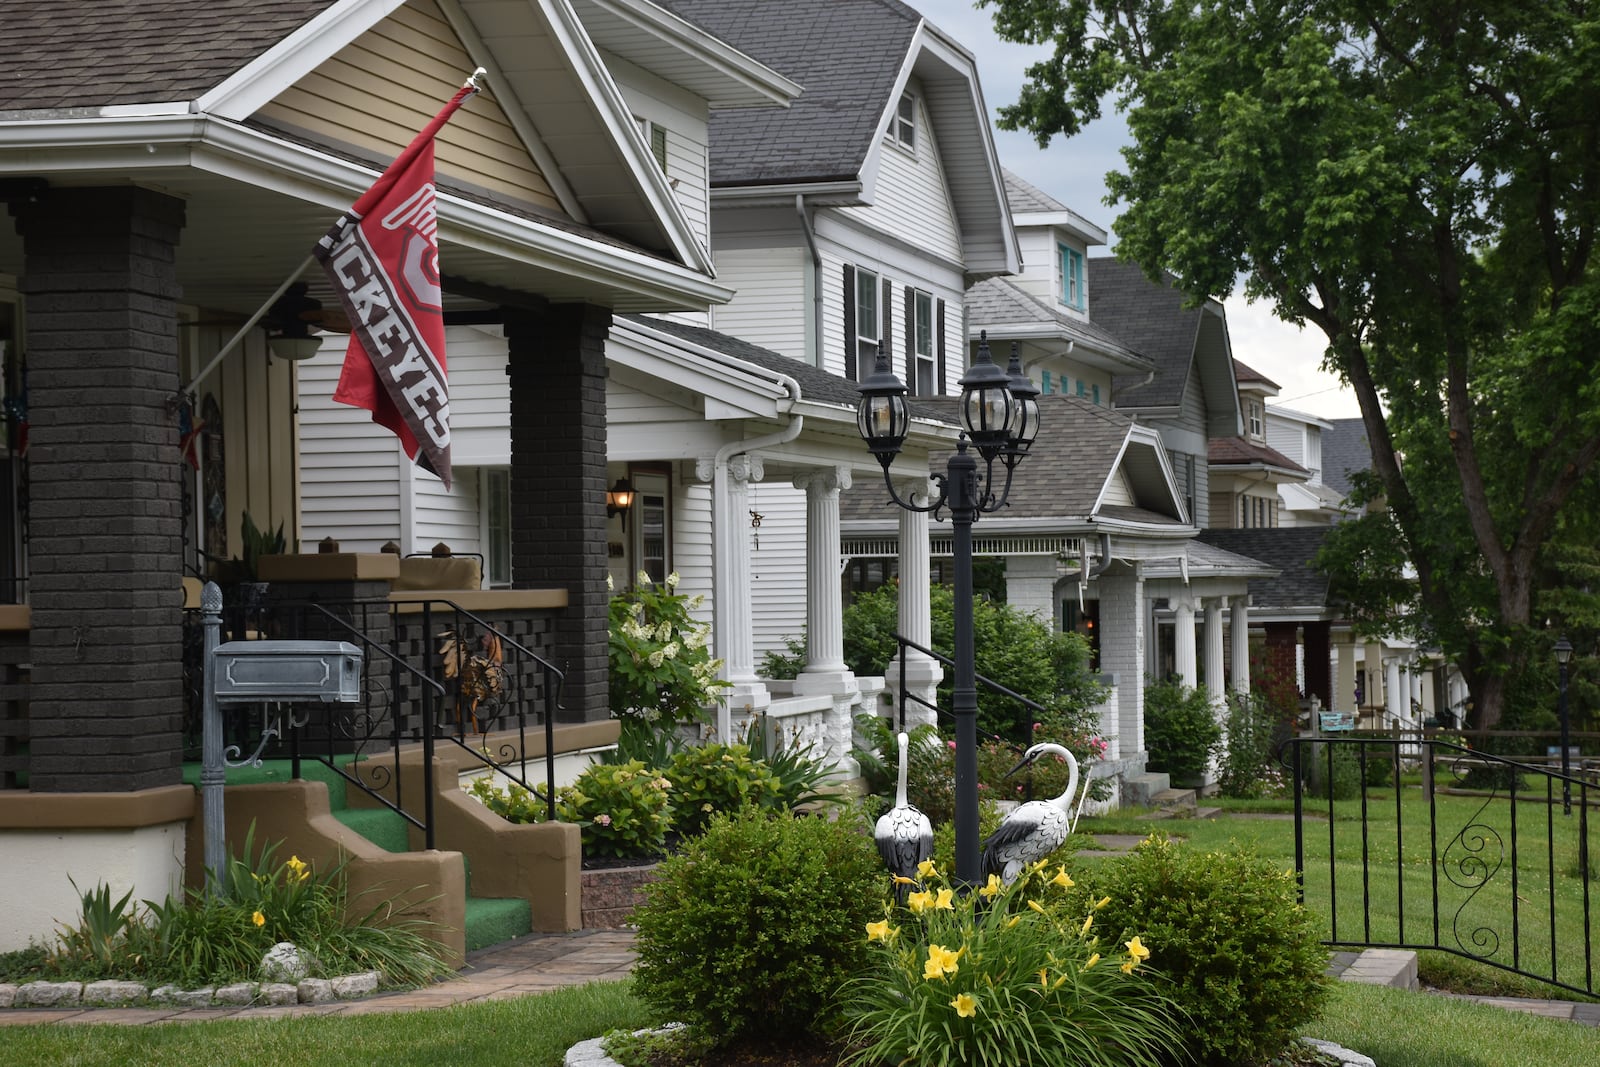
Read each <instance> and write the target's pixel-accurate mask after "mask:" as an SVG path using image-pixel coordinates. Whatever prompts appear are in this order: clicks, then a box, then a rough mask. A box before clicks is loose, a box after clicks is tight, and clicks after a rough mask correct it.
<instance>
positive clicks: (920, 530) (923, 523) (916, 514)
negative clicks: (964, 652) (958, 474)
mask: <svg viewBox="0 0 1600 1067" xmlns="http://www.w3.org/2000/svg"><path fill="white" fill-rule="evenodd" d="M895 492H897V493H898V494H899V495H900V499H901V500H904V501H906V502H907V503H910V504H917V505H919V506H925V505H927V503H928V502H929V501H930V500H931V499H932V493H931V491H930V489H929V487H928V479H927V478H919V479H915V480H913V481H909V482H904V483H901V484H897V485H896V486H895ZM931 574H932V569H931V567H930V564H929V551H928V513H927V512H925V511H907V510H906V509H905V508H901V509H900V605H899V606H900V633H901V634H902V635H903V636H904V637H905V638H906V639H907V640H910V641H915V642H916V643H917V644H919V645H921V646H922V647H923V648H932V647H933V616H932V606H931V604H930V598H929V592H928V590H929V583H930V582H931V580H932V579H931ZM901 673H902V672H901V665H900V658H899V657H898V656H896V657H895V658H894V659H892V660H890V661H889V668H888V674H887V675H886V676H885V679H884V680H885V682H886V683H887V684H888V687H889V695H890V697H891V698H892V700H893V704H892V707H893V708H895V709H898V708H899V707H900V698H901V690H900V686H901ZM904 675H905V692H906V693H907V694H909V695H911V696H915V697H916V698H917V699H918V700H924V701H927V703H928V704H929V705H931V704H936V703H937V702H938V697H939V683H940V682H941V681H943V680H944V668H943V666H942V665H941V664H940V663H939V661H938V660H936V659H934V658H933V657H932V656H929V655H927V654H926V653H923V652H919V651H917V650H916V649H908V650H907V652H906V657H905V670H904ZM905 717H906V721H905V728H906V729H907V730H910V729H912V728H913V727H915V726H920V725H922V724H924V723H926V724H929V725H937V724H938V718H939V717H938V713H937V712H936V711H935V710H934V709H933V708H932V707H929V706H927V705H924V704H919V703H916V702H908V703H906V705H905Z"/></svg>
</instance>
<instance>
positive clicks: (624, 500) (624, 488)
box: [606, 478, 634, 530]
mask: <svg viewBox="0 0 1600 1067" xmlns="http://www.w3.org/2000/svg"><path fill="white" fill-rule="evenodd" d="M633 498H634V492H633V483H632V482H630V481H628V479H626V478H618V479H617V484H616V485H613V486H612V487H611V488H610V489H607V490H606V518H608V519H609V518H610V517H611V516H613V515H617V514H620V515H621V516H622V528H623V529H624V530H626V529H627V528H628V512H630V511H632V510H633Z"/></svg>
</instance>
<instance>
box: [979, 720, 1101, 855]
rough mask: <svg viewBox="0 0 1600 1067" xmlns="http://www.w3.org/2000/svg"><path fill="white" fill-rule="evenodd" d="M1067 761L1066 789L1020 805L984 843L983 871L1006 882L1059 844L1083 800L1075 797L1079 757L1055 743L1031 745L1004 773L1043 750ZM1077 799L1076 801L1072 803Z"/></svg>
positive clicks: (1023, 763)
mask: <svg viewBox="0 0 1600 1067" xmlns="http://www.w3.org/2000/svg"><path fill="white" fill-rule="evenodd" d="M1047 752H1050V753H1054V754H1055V755H1057V756H1060V757H1062V758H1063V759H1065V760H1066V761H1067V789H1066V792H1064V793H1062V794H1061V795H1060V796H1058V797H1056V798H1055V799H1054V800H1030V801H1028V802H1027V803H1025V804H1019V805H1018V806H1017V808H1016V810H1015V811H1013V812H1012V813H1011V814H1010V815H1007V816H1006V817H1005V819H1004V821H1002V822H1001V823H1000V825H999V827H997V828H996V829H995V832H994V833H992V834H990V835H989V836H988V837H987V838H985V839H984V842H983V858H982V863H983V874H984V876H985V877H987V876H988V875H991V874H998V875H999V876H1000V878H1001V880H1002V881H1003V882H1005V884H1006V885H1010V884H1011V883H1012V882H1013V881H1015V880H1016V877H1017V875H1019V874H1021V873H1022V871H1023V870H1025V869H1026V868H1027V867H1028V866H1029V865H1030V864H1032V863H1035V862H1037V861H1039V860H1042V859H1044V858H1045V857H1046V856H1048V855H1050V853H1052V852H1054V851H1055V850H1056V849H1058V848H1060V847H1061V843H1062V842H1063V841H1065V840H1066V839H1067V835H1068V834H1070V833H1072V827H1073V825H1074V824H1076V823H1077V821H1078V812H1079V810H1081V808H1082V807H1083V801H1082V800H1081V799H1078V758H1077V757H1076V756H1074V755H1073V754H1072V753H1071V752H1069V751H1068V750H1067V749H1065V748H1064V747H1062V746H1061V745H1058V744H1055V743H1054V742H1050V741H1045V742H1042V743H1040V744H1037V745H1034V746H1033V747H1032V748H1030V749H1028V751H1026V752H1024V753H1023V754H1022V759H1021V760H1020V761H1018V763H1017V765H1016V766H1015V767H1013V768H1011V769H1010V770H1009V771H1007V772H1006V777H1007V778H1009V777H1011V776H1012V775H1013V774H1016V773H1017V772H1018V771H1020V770H1022V768H1024V767H1027V766H1029V765H1030V764H1032V763H1033V762H1034V761H1035V760H1037V759H1038V758H1039V757H1040V756H1043V755H1044V754H1045V753H1047ZM1075 801H1076V803H1074V802H1075Z"/></svg>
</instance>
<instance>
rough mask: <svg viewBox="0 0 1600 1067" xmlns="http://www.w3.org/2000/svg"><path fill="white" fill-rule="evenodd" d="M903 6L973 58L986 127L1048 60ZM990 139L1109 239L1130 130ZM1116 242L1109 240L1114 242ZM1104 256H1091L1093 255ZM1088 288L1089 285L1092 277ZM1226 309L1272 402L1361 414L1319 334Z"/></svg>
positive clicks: (971, 13) (1113, 120) (924, 5)
mask: <svg viewBox="0 0 1600 1067" xmlns="http://www.w3.org/2000/svg"><path fill="white" fill-rule="evenodd" d="M907 2H908V3H909V4H910V5H911V6H912V7H914V8H916V9H917V10H918V11H920V12H922V14H923V16H924V17H926V18H927V19H928V21H930V22H932V23H933V24H934V25H936V26H938V27H939V28H940V29H942V30H944V31H945V32H946V33H948V34H949V35H950V36H951V37H953V38H955V39H956V40H957V41H959V42H960V43H961V44H962V45H963V46H965V47H966V48H967V49H968V50H969V51H971V52H972V54H973V55H974V56H976V57H977V60H978V77H979V79H980V81H981V82H982V85H983V98H984V103H985V105H986V106H987V107H988V109H989V117H990V121H991V124H992V122H993V119H994V113H995V109H996V108H998V107H1000V106H1002V105H1004V104H1010V103H1013V102H1015V101H1016V99H1017V96H1018V93H1019V92H1020V90H1021V88H1022V79H1023V72H1024V71H1025V70H1026V69H1027V67H1028V65H1029V64H1031V63H1033V62H1034V61H1035V60H1036V59H1038V58H1040V57H1042V56H1045V55H1048V54H1049V52H1048V49H1046V48H1042V47H1041V48H1033V47H1028V46H1025V45H1016V44H1008V43H1005V42H1002V41H1000V40H999V38H997V37H996V36H995V33H994V27H993V24H992V22H991V20H990V13H989V12H988V11H986V10H980V9H978V8H976V7H974V6H973V3H972V0H907ZM994 139H995V147H996V149H997V150H998V151H999V153H1000V163H1001V165H1002V166H1004V167H1005V168H1006V169H1008V170H1010V171H1013V172H1014V173H1016V174H1018V175H1020V176H1021V177H1022V178H1023V179H1024V180H1025V181H1027V182H1029V183H1030V184H1032V185H1035V186H1037V187H1038V188H1040V189H1042V190H1044V191H1045V192H1046V193H1049V194H1050V195H1051V196H1053V197H1055V198H1056V199H1057V200H1059V201H1061V202H1062V203H1063V204H1066V205H1067V206H1068V207H1070V208H1072V210H1074V211H1076V212H1077V213H1078V214H1080V215H1082V216H1083V217H1084V218H1086V219H1088V220H1089V221H1091V222H1094V223H1096V224H1098V225H1100V226H1103V227H1105V229H1106V231H1107V232H1108V233H1110V231H1111V225H1112V222H1113V220H1114V219H1115V217H1116V209H1113V208H1110V207H1107V206H1106V204H1105V196H1106V184H1105V174H1106V172H1107V171H1110V170H1116V169H1119V168H1120V167H1121V165H1122V157H1121V155H1120V154H1119V153H1118V149H1120V148H1121V146H1122V145H1123V144H1125V143H1127V140H1128V128H1127V126H1126V124H1124V123H1123V121H1122V117H1121V116H1120V115H1117V114H1115V113H1112V114H1109V115H1107V116H1106V117H1104V118H1101V119H1100V120H1099V121H1098V122H1095V123H1093V124H1091V125H1090V126H1089V128H1088V129H1086V130H1085V131H1084V132H1083V133H1081V134H1079V135H1078V136H1077V137H1074V138H1072V139H1071V140H1063V139H1061V138H1059V137H1057V138H1056V139H1055V140H1053V141H1052V142H1051V143H1050V147H1049V148H1048V149H1044V150H1041V149H1040V148H1039V146H1038V144H1037V143H1035V141H1034V139H1033V137H1032V135H1031V134H1026V133H1008V132H1006V131H1004V130H999V129H996V130H995V131H994ZM1115 239H1116V238H1115V236H1114V235H1113V236H1112V238H1111V240H1112V241H1115ZM1107 251H1108V250H1107V249H1090V255H1105V254H1106V253H1107ZM1089 284H1090V285H1091V286H1093V285H1094V278H1093V275H1092V274H1091V276H1090V279H1089ZM1225 306H1226V308H1227V314H1228V334H1229V337H1230V339H1231V340H1232V342H1233V354H1234V357H1235V358H1236V359H1238V360H1239V361H1240V362H1242V363H1246V364H1248V365H1249V366H1251V367H1252V368H1254V369H1255V370H1257V371H1260V372H1261V373H1262V374H1265V375H1266V376H1267V377H1269V378H1271V379H1272V380H1273V381H1275V382H1277V383H1278V386H1279V392H1278V396H1277V398H1276V399H1275V400H1274V401H1273V403H1275V404H1278V405H1281V406H1283V407H1289V408H1294V409H1296V410H1298V411H1305V412H1309V413H1311V414H1313V415H1320V416H1322V417H1323V418H1354V417H1357V416H1359V415H1360V414H1361V411H1360V408H1359V407H1358V406H1357V405H1356V399H1355V394H1353V393H1352V392H1350V390H1348V389H1346V388H1343V387H1341V386H1340V384H1339V380H1338V379H1337V378H1336V377H1334V376H1333V375H1331V374H1328V373H1326V372H1324V371H1322V370H1319V369H1318V365H1319V364H1320V363H1321V362H1322V349H1323V343H1322V340H1321V338H1322V334H1321V333H1320V332H1319V331H1317V330H1314V329H1311V330H1305V331H1301V330H1297V329H1296V328H1295V327H1293V326H1290V325H1288V324H1287V323H1284V322H1281V321H1279V320H1278V319H1276V318H1274V317H1273V315H1272V312H1271V310H1270V309H1269V308H1268V307H1267V306H1266V305H1264V304H1260V303H1257V304H1247V303H1246V302H1245V300H1244V298H1243V297H1242V296H1239V295H1237V294H1235V295H1234V296H1232V297H1230V298H1228V300H1227V301H1226V304H1225Z"/></svg>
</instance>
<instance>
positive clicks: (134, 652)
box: [12, 187, 184, 793]
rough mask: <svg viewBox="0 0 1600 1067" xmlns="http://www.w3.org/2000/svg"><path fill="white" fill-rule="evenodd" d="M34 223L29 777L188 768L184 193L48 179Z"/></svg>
mask: <svg viewBox="0 0 1600 1067" xmlns="http://www.w3.org/2000/svg"><path fill="white" fill-rule="evenodd" d="M12 213H13V214H14V215H15V216H16V221H17V230H18V232H19V233H20V234H21V235H22V240H23V251H24V259H23V277H22V282H21V289H22V298H23V307H24V309H25V314H26V316H27V320H26V321H27V335H26V346H25V353H26V358H27V363H28V423H29V430H28V434H29V444H28V476H29V501H30V505H29V517H28V566H29V571H30V581H29V601H30V603H31V605H32V612H33V623H32V635H31V644H30V651H31V655H32V657H33V675H32V690H31V693H30V695H29V715H28V719H29V728H30V732H31V735H32V749H31V757H30V780H29V786H30V788H31V789H33V790H34V791H36V792H55V793H62V792H126V791H132V790H138V789H148V788H152V787H156V786H167V785H175V784H177V783H178V782H179V780H180V776H179V766H180V763H181V759H182V756H181V750H180V744H181V743H180V739H179V730H180V718H181V700H180V692H179V691H180V686H181V664H180V658H181V653H180V644H181V639H180V627H181V608H182V596H181V594H180V592H179V579H180V576H181V574H182V548H181V544H180V538H181V524H182V518H181V507H180V503H179V498H178V469H179V456H178V430H177V418H176V416H175V415H174V414H173V410H172V407H171V401H172V400H173V398H174V397H175V395H176V394H177V391H178V333H177V319H176V315H175V307H174V304H175V301H176V300H177V297H178V295H179V294H178V283H177V272H176V269H175V265H174V259H175V254H176V250H177V245H178V239H179V234H180V232H181V230H182V228H183V222H184V212H183V205H182V203H181V202H180V201H178V200H175V199H172V198H171V197H168V196H164V195H162V194H159V193H154V192H151V191H149V190H145V189H137V188H132V187H117V188H106V189H70V190H49V191H46V192H43V193H41V194H40V195H39V196H38V198H37V199H35V200H33V201H31V202H28V203H13V205H12Z"/></svg>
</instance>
